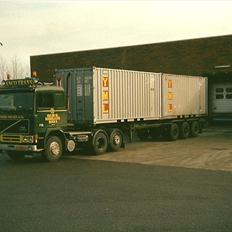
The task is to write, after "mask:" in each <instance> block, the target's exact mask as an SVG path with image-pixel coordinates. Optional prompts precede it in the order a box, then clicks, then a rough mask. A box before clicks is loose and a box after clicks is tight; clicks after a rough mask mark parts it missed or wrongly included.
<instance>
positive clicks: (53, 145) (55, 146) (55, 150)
mask: <svg viewBox="0 0 232 232" xmlns="http://www.w3.org/2000/svg"><path fill="white" fill-rule="evenodd" d="M50 151H51V152H52V154H54V155H55V156H58V155H59V153H60V146H59V143H57V142H52V143H51V144H50Z"/></svg>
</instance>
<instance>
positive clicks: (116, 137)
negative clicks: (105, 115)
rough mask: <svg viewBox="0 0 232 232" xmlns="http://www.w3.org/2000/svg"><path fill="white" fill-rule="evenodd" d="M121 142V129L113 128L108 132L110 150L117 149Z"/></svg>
mask: <svg viewBox="0 0 232 232" xmlns="http://www.w3.org/2000/svg"><path fill="white" fill-rule="evenodd" d="M122 143H123V137H122V133H121V131H120V130H118V129H114V130H113V131H112V132H111V133H110V141H109V145H110V150H111V151H117V150H119V149H120V147H121V146H122Z"/></svg>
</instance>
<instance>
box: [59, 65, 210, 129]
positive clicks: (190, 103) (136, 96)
mask: <svg viewBox="0 0 232 232" xmlns="http://www.w3.org/2000/svg"><path fill="white" fill-rule="evenodd" d="M56 76H57V77H59V80H60V81H61V85H63V87H64V89H65V90H66V92H67V95H68V96H69V106H70V109H71V110H70V119H71V120H72V121H74V122H76V123H78V124H86V123H91V124H93V125H96V124H107V123H115V122H133V121H147V120H163V119H174V118H179V117H190V116H192V117H198V116H203V115H207V108H208V106H207V78H205V77H200V76H184V75H175V74H165V73H152V72H139V71H131V70H118V69H108V68H98V67H93V68H84V69H83V68H78V69H63V70H62V69H61V70H56Z"/></svg>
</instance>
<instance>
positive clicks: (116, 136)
mask: <svg viewBox="0 0 232 232" xmlns="http://www.w3.org/2000/svg"><path fill="white" fill-rule="evenodd" d="M120 142H121V139H120V136H119V135H115V136H114V144H115V145H119V144H120Z"/></svg>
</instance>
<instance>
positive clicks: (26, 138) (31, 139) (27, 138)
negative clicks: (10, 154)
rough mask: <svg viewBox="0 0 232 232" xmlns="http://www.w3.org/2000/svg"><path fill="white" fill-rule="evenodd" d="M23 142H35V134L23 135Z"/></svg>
mask: <svg viewBox="0 0 232 232" xmlns="http://www.w3.org/2000/svg"><path fill="white" fill-rule="evenodd" d="M22 142H23V143H34V136H33V135H27V136H23V138H22Z"/></svg>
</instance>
